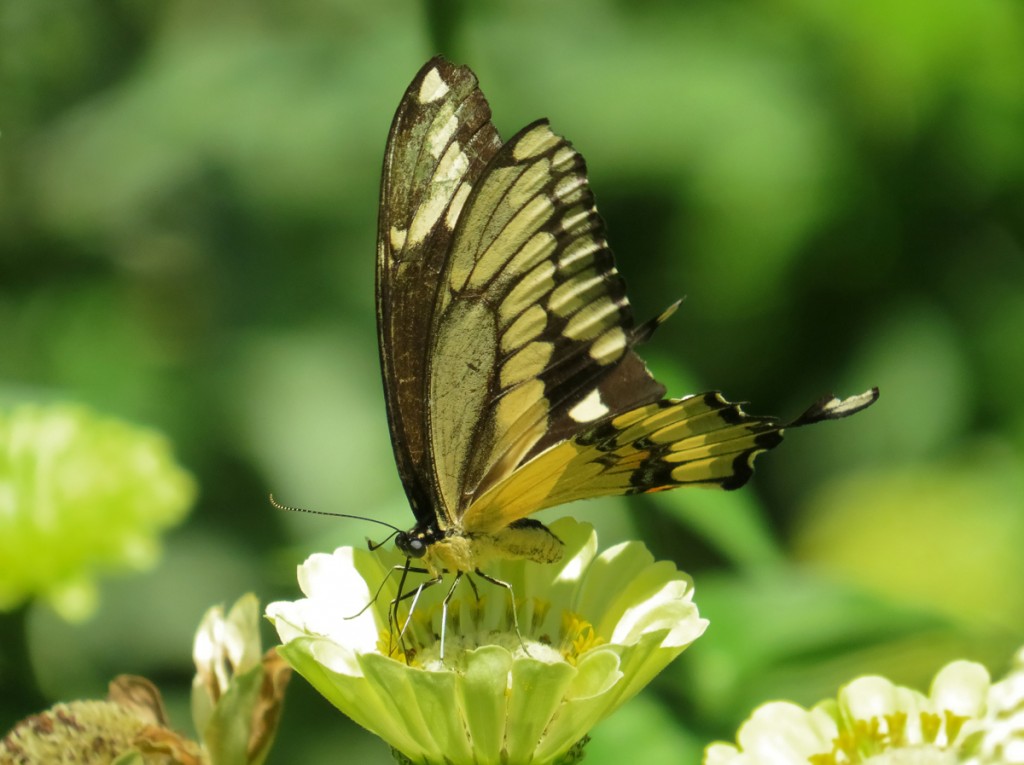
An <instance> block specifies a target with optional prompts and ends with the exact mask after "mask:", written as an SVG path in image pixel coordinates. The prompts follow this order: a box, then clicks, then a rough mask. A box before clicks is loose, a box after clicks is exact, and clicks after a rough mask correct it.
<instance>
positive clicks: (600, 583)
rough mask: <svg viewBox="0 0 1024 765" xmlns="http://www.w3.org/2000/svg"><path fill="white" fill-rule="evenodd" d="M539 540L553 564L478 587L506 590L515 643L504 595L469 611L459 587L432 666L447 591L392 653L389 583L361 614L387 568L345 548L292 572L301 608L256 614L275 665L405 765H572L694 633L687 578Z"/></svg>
mask: <svg viewBox="0 0 1024 765" xmlns="http://www.w3.org/2000/svg"><path fill="white" fill-rule="evenodd" d="M552 531H553V532H554V533H555V534H557V535H558V536H559V537H560V538H561V539H562V540H563V541H564V542H565V547H566V549H565V556H564V557H563V559H562V560H561V561H560V562H559V563H556V564H536V563H529V562H524V561H505V562H501V563H499V564H497V565H495V566H494V567H493V570H489V571H488V574H490V575H491V576H494V577H496V578H498V579H500V580H502V581H505V582H508V583H510V584H511V585H512V588H513V592H514V593H515V599H516V601H515V607H516V611H517V614H518V622H519V627H520V633H521V635H522V642H520V639H519V636H518V635H516V633H515V630H514V628H513V622H512V618H511V608H510V603H509V596H508V593H507V592H506V591H505V590H503V589H502V588H499V587H495V586H493V585H491V584H488V583H486V582H479V583H478V584H477V587H478V589H479V591H480V599H479V601H477V600H476V598H475V596H474V594H473V591H472V589H471V587H469V586H468V585H467V584H466V583H463V584H461V585H460V587H459V590H458V591H457V592H456V593H455V597H454V598H453V599H452V601H451V603H450V605H449V610H448V624H447V630H446V637H445V646H444V659H443V660H442V659H441V658H440V656H439V654H440V651H439V648H440V646H439V645H438V642H439V639H438V637H437V636H439V635H440V634H441V624H440V619H441V617H440V610H441V608H440V603H441V600H442V599H443V598H444V597H445V595H446V594H447V592H448V588H449V585H448V584H441V585H438V586H435V587H433V588H430V589H428V590H425V591H424V592H423V595H422V597H420V598H419V599H418V602H417V604H416V606H415V610H414V612H413V615H412V618H411V620H410V622H409V625H410V626H409V627H408V629H407V630H406V632H405V635H404V637H403V639H402V645H401V646H399V645H398V641H397V638H396V636H395V635H393V634H392V631H391V630H390V629H389V625H388V611H389V608H390V602H391V600H392V599H393V598H394V597H395V596H396V592H397V589H396V588H397V582H396V580H397V578H398V577H397V575H396V576H394V577H392V578H391V579H389V580H388V582H387V583H386V584H385V587H384V590H383V592H382V593H381V594H380V595H379V596H378V597H377V598H376V600H375V601H374V602H373V604H372V605H371V606H370V607H369V608H366V609H365V610H362V609H364V607H365V606H366V605H367V604H368V603H370V601H371V599H372V598H373V597H374V595H373V594H374V592H376V590H377V588H378V587H379V586H380V585H381V582H383V581H384V580H385V579H386V578H387V577H388V576H389V574H391V568H392V566H393V565H394V564H395V563H398V562H400V560H401V559H400V558H399V557H398V556H397V554H395V553H384V552H382V551H379V550H378V551H376V552H374V553H370V552H369V551H367V550H361V549H353V548H351V547H343V548H340V549H339V550H337V551H336V552H335V553H334V554H333V555H326V554H317V555H313V556H311V557H310V558H309V559H308V560H307V561H306V562H305V563H304V564H303V565H302V566H301V567H300V568H299V584H300V586H301V588H302V591H303V592H304V593H305V594H306V597H305V598H304V599H302V600H298V601H295V602H278V603H272V604H270V606H269V607H268V608H267V615H268V616H269V617H270V619H271V620H272V621H273V622H274V624H275V626H276V627H277V630H278V633H279V634H280V636H281V639H282V641H283V642H284V645H283V646H282V647H281V648H280V649H279V650H280V651H281V653H282V655H283V656H284V657H285V658H286V659H287V661H288V662H289V663H290V664H291V665H292V666H293V667H294V668H295V670H296V671H298V672H299V673H300V674H301V675H303V676H304V677H305V678H306V679H307V680H308V681H309V682H310V683H312V684H313V686H314V687H315V688H316V689H317V690H319V691H320V693H322V694H323V695H324V696H325V697H326V698H327V699H328V700H330V701H331V702H332V703H333V704H334V705H335V706H336V707H338V709H340V710H341V711H343V712H344V713H345V714H347V715H348V716H349V717H351V718H352V719H353V720H355V721H356V722H358V723H359V724H360V725H362V726H363V727H365V728H367V729H368V730H370V731H372V732H373V733H376V734H377V735H378V736H380V737H381V738H383V739H384V740H385V741H386V742H387V743H388V744H390V745H391V746H392V747H393V748H394V749H396V750H398V751H399V752H401V753H402V754H403V755H405V757H406V758H407V759H408V760H409V761H410V762H413V763H424V764H425V765H426V764H432V763H453V764H454V765H463V764H465V765H469V764H470V763H498V762H509V763H524V762H530V763H534V764H535V765H545V764H547V763H557V762H566V761H573V760H574V759H575V758H576V757H578V754H579V747H580V744H581V742H582V741H584V740H585V738H586V735H587V732H588V731H589V730H590V729H591V728H592V727H593V726H594V725H595V724H596V723H597V722H599V721H600V720H602V719H603V718H605V717H607V716H608V715H609V714H611V712H612V711H613V710H615V709H616V708H617V707H618V706H619V705H620V704H622V703H623V702H624V701H626V700H627V699H629V698H630V697H632V696H633V695H635V694H636V693H637V692H638V691H639V690H640V689H641V688H643V687H644V685H646V684H647V683H648V682H650V680H651V679H652V678H653V677H654V676H655V675H656V674H658V672H660V671H661V670H662V669H663V668H664V667H665V666H666V665H667V664H668V663H669V662H670V661H672V659H674V658H675V657H676V656H678V655H679V654H680V653H681V652H682V651H683V650H684V649H685V648H686V647H687V646H689V645H690V644H691V643H692V642H693V641H694V640H696V639H697V638H698V637H699V636H700V635H701V634H702V633H703V632H704V629H705V627H706V626H707V622H706V621H705V620H704V619H701V618H700V616H699V615H698V613H697V607H696V605H695V604H694V603H693V584H692V582H691V581H690V579H689V577H687V576H686V575H685V574H683V573H681V572H679V571H678V570H676V568H675V566H673V565H672V564H671V563H668V562H655V561H654V559H653V557H652V556H651V554H650V553H649V552H648V551H647V549H646V548H645V547H644V546H643V545H642V544H640V543H637V542H629V543H626V544H621V545H617V546H615V547H613V548H611V549H609V550H606V551H605V552H603V553H601V554H600V555H598V554H597V536H596V534H595V533H594V531H593V530H592V529H591V528H590V527H589V526H587V525H583V524H578V523H576V522H575V521H573V520H571V519H568V518H565V519H562V520H560V521H558V522H557V523H555V524H553V525H552ZM445 581H446V582H450V581H451V580H450V578H446V580H445ZM409 587H410V585H409V583H407V584H406V589H407V590H408V589H409ZM407 602H408V601H407ZM361 610H362V612H361V613H359V612H360V611H361ZM357 613H358V614H359V615H358V616H355V618H351V617H353V615H354V614H357ZM404 618H405V617H404V615H403V619H404Z"/></svg>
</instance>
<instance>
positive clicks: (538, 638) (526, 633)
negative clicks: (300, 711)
mask: <svg viewBox="0 0 1024 765" xmlns="http://www.w3.org/2000/svg"><path fill="white" fill-rule="evenodd" d="M505 603H506V604H507V605H506V607H505V608H504V609H503V610H501V609H496V608H488V600H487V597H481V598H480V599H479V600H477V599H476V598H465V599H458V598H456V599H453V600H452V601H451V602H450V603H449V604H448V621H447V624H446V625H445V629H444V633H445V637H444V641H445V646H444V652H445V654H444V655H445V657H446V660H447V659H448V658H451V659H452V660H455V657H456V656H457V654H458V653H459V652H461V651H467V650H473V649H474V648H479V647H481V646H485V645H501V646H504V647H505V648H507V649H509V650H510V651H512V652H513V653H516V652H520V651H524V650H525V653H526V654H527V655H530V656H534V657H536V658H544V659H545V660H549V659H554V660H557V658H558V657H560V658H561V659H563V660H564V661H566V662H568V663H569V664H572V665H575V664H576V662H577V661H578V659H579V657H580V656H581V655H582V654H583V653H585V652H586V651H589V650H590V649H591V648H594V647H596V646H599V645H601V644H602V643H604V642H605V640H604V638H602V637H601V636H600V635H598V634H597V632H596V630H595V629H594V625H592V624H591V623H590V622H589V621H587V620H586V619H584V618H583V617H582V616H580V615H579V614H575V613H571V612H568V611H566V612H565V613H563V614H562V618H561V624H560V626H559V628H558V630H557V634H555V635H552V634H551V632H552V630H550V626H551V625H550V623H549V621H548V618H547V617H548V615H549V613H550V611H551V603H550V601H547V600H544V599H541V598H526V599H516V602H515V604H513V603H512V602H511V601H510V600H508V599H507V598H506V599H505ZM513 608H514V609H515V611H514V615H513ZM442 619H443V609H442V606H441V604H439V603H438V604H435V605H431V606H422V605H420V606H417V607H416V609H415V610H414V611H413V612H412V614H411V615H410V614H409V613H408V612H405V613H401V612H400V614H399V618H398V622H399V623H398V624H397V626H392V628H390V629H388V628H384V629H382V630H381V631H380V633H379V634H378V637H377V650H378V651H379V652H380V653H382V654H384V655H386V656H391V657H392V658H394V659H397V660H398V661H402V662H405V663H406V664H409V665H410V666H415V667H422V666H424V664H429V663H432V661H433V660H434V659H435V658H436V657H437V656H438V654H439V652H440V648H441V646H440V641H441V627H442V624H441V621H442ZM517 623H518V625H519V631H518V633H517V632H516V628H515V625H516V624H517Z"/></svg>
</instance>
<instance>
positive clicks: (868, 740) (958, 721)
mask: <svg viewBox="0 0 1024 765" xmlns="http://www.w3.org/2000/svg"><path fill="white" fill-rule="evenodd" d="M967 719H968V718H967V717H964V716H962V715H957V714H954V713H953V712H950V711H948V710H946V711H943V712H942V713H934V712H921V713H920V714H919V715H918V720H917V722H918V726H917V727H916V729H915V730H913V731H911V727H910V726H908V724H907V723H908V717H907V713H906V712H894V713H893V714H888V715H882V716H881V717H871V718H869V719H867V720H852V721H850V722H847V723H845V725H844V726H843V729H842V730H840V732H839V735H838V736H836V738H835V739H833V741H832V751H831V752H829V753H827V754H815V755H812V756H811V757H809V758H808V761H809V762H810V765H918V764H920V765H944V764H945V763H947V762H949V763H952V762H955V761H956V758H955V756H954V755H953V751H952V744H953V742H955V741H956V737H957V735H958V734H959V733H960V729H961V728H962V727H963V725H964V723H965V722H967Z"/></svg>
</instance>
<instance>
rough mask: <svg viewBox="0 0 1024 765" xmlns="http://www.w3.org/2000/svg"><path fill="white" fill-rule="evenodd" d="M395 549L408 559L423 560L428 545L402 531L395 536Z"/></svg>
mask: <svg viewBox="0 0 1024 765" xmlns="http://www.w3.org/2000/svg"><path fill="white" fill-rule="evenodd" d="M395 547H397V548H398V549H399V551H400V552H401V553H403V554H404V555H405V556H406V557H409V558H422V557H423V556H424V555H426V553H427V543H426V542H424V541H423V540H422V539H420V538H419V537H414V536H410V535H409V534H408V533H406V532H404V531H402V532H399V533H398V534H396V535H395Z"/></svg>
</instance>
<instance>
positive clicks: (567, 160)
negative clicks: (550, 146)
mask: <svg viewBox="0 0 1024 765" xmlns="http://www.w3.org/2000/svg"><path fill="white" fill-rule="evenodd" d="M575 160H576V151H575V150H574V149H573V148H572V147H571V146H569V145H568V144H566V145H565V146H563V147H562V148H560V149H559V150H558V151H556V152H555V156H553V157H552V158H551V164H553V165H554V166H555V169H556V170H567V169H569V168H570V167H571V166H572V163H573V162H574V161H575Z"/></svg>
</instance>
